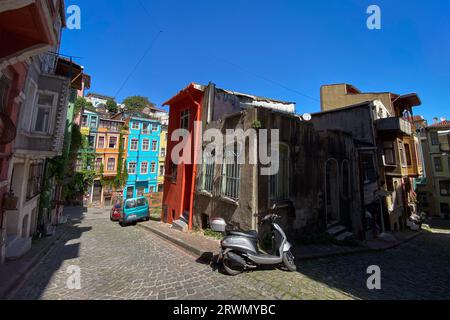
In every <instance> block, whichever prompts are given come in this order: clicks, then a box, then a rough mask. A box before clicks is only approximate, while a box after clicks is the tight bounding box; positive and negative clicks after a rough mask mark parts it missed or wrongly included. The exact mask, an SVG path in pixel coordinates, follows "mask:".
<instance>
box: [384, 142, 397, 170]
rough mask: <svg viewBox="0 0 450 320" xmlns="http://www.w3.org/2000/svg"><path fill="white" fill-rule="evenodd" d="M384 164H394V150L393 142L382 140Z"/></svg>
mask: <svg viewBox="0 0 450 320" xmlns="http://www.w3.org/2000/svg"><path fill="white" fill-rule="evenodd" d="M383 148H384V164H385V165H395V151H394V143H393V142H384V143H383Z"/></svg>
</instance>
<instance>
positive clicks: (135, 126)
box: [131, 121, 141, 130]
mask: <svg viewBox="0 0 450 320" xmlns="http://www.w3.org/2000/svg"><path fill="white" fill-rule="evenodd" d="M131 129H132V130H139V129H141V124H140V123H139V122H138V121H132V122H131Z"/></svg>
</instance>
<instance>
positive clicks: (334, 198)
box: [325, 159, 340, 227]
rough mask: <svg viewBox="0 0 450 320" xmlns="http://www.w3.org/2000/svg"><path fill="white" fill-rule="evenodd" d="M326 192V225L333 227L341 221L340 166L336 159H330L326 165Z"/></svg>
mask: <svg viewBox="0 0 450 320" xmlns="http://www.w3.org/2000/svg"><path fill="white" fill-rule="evenodd" d="M325 190H326V224H327V227H331V226H333V225H336V224H338V223H339V221H340V212H339V211H340V203H339V164H338V162H337V160H336V159H329V160H328V161H327V163H326V165H325Z"/></svg>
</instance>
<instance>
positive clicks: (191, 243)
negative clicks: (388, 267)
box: [138, 221, 423, 261]
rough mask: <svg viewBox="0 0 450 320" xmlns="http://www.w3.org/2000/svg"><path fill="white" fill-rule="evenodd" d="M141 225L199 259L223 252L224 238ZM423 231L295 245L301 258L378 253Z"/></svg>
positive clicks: (164, 227)
mask: <svg viewBox="0 0 450 320" xmlns="http://www.w3.org/2000/svg"><path fill="white" fill-rule="evenodd" d="M138 226H139V227H141V228H143V229H145V230H148V231H150V232H153V233H155V234H157V235H158V236H160V237H162V238H164V239H166V240H168V241H170V242H172V243H173V244H175V245H177V246H179V247H181V248H183V249H185V250H187V251H189V252H191V253H192V254H194V255H196V256H198V257H199V258H202V259H206V260H209V261H210V260H212V258H213V257H214V255H217V254H219V250H220V241H218V240H214V239H211V238H208V237H204V236H201V235H197V234H193V233H183V232H180V231H177V230H174V229H172V228H171V227H170V225H168V224H164V223H160V222H155V221H148V222H145V223H140V224H138ZM422 234H423V233H420V232H404V233H398V234H396V235H395V236H396V239H397V241H396V242H385V241H382V240H379V239H376V240H371V241H367V242H365V243H363V244H362V245H361V246H358V247H346V246H338V245H308V246H300V247H298V246H297V247H294V251H293V254H294V255H295V257H296V258H297V259H298V260H310V259H320V258H326V257H331V256H338V255H348V254H357V253H365V252H377V251H384V250H388V249H392V248H395V247H397V246H399V245H401V244H403V243H405V242H408V241H411V240H413V239H415V238H416V237H418V236H421V235H422Z"/></svg>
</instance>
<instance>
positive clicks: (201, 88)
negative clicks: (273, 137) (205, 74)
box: [163, 82, 296, 106]
mask: <svg viewBox="0 0 450 320" xmlns="http://www.w3.org/2000/svg"><path fill="white" fill-rule="evenodd" d="M206 88H207V86H205V85H202V84H198V83H194V82H192V83H191V84H189V85H188V86H187V87H186V88H184V89H183V90H181V91H180V92H179V93H178V94H177V95H175V96H174V97H173V98H171V99H170V100H169V101H166V102H165V103H164V104H163V105H165V106H166V105H170V104H171V103H172V102H174V101H175V100H176V98H177V97H179V96H180V95H181V94H183V93H185V92H187V91H189V90H192V89H196V90H199V91H202V92H204V91H205V90H206ZM216 90H218V91H222V92H225V93H227V94H230V95H235V96H240V97H246V98H250V99H252V100H254V101H263V102H269V103H278V104H284V105H295V104H296V103H295V102H287V101H281V100H275V99H271V98H265V97H260V96H255V95H251V94H246V93H241V92H236V91H231V90H226V89H221V88H217V87H216Z"/></svg>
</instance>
